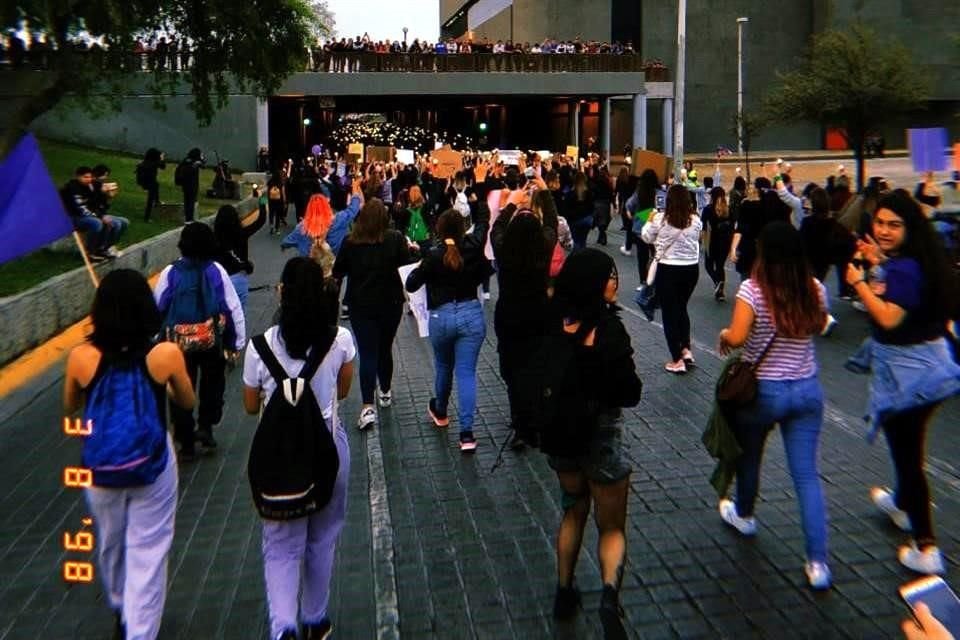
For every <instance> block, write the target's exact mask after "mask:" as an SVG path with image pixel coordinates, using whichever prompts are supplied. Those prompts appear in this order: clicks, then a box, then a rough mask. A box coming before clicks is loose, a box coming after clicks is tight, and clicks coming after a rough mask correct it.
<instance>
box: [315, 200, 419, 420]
mask: <svg viewBox="0 0 960 640" xmlns="http://www.w3.org/2000/svg"><path fill="white" fill-rule="evenodd" d="M413 246H414V247H417V245H416V244H414V245H413ZM417 248H419V247H417ZM410 262H412V260H411V258H410V246H409V245H408V240H407V239H406V238H404V237H403V235H402V234H401V233H400V232H398V231H394V230H393V229H391V228H390V214H389V213H388V212H387V208H386V207H385V206H384V204H383V202H382V201H380V199H378V198H372V199H371V200H368V201H367V203H366V204H365V205H363V208H362V209H360V214H359V215H358V216H357V219H356V220H355V221H354V223H353V230H352V231H351V232H350V235H348V236H347V238H346V240H344V242H343V246H341V247H340V251H339V252H338V253H337V260H336V262H334V265H333V275H334V277H336V278H338V279H341V280H342V279H343V278H347V292H346V295H345V296H344V299H343V301H344V304H345V305H348V306H349V309H350V324H351V325H352V326H353V331H354V333H355V334H356V338H357V349H359V351H360V395H361V397H362V402H363V406H362V408H361V409H360V418H359V420H358V421H357V426H358V427H359V428H360V429H361V430H363V429H367V428H369V427H372V426H373V425H374V424H376V422H377V410H376V407H375V405H374V392H375V391H377V383H378V382H379V385H380V386H379V392H378V393H377V396H378V397H377V399H378V401H379V404H380V406H381V407H382V408H387V407H389V406H390V405H391V404H393V393H392V383H393V339H394V338H395V337H396V335H397V328H398V327H399V326H400V317H401V316H402V314H403V303H404V296H403V283H402V282H400V274H399V272H398V271H397V269H398V268H400V267H402V266H403V265H405V264H409V263H410Z"/></svg>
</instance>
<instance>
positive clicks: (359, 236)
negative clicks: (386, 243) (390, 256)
mask: <svg viewBox="0 0 960 640" xmlns="http://www.w3.org/2000/svg"><path fill="white" fill-rule="evenodd" d="M389 227H390V214H389V213H388V212H387V207H386V206H385V205H384V204H383V201H382V200H380V199H379V198H370V199H369V200H367V202H366V204H364V205H363V208H362V209H360V213H358V214H357V219H356V220H355V221H354V223H353V230H351V231H350V242H353V243H355V244H377V243H379V242H383V237H384V235H386V233H387V229H388V228H389Z"/></svg>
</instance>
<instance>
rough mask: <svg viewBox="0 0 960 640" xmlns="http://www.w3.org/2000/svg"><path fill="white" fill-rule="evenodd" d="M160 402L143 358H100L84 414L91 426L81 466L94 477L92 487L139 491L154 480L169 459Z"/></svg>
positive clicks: (164, 421)
mask: <svg viewBox="0 0 960 640" xmlns="http://www.w3.org/2000/svg"><path fill="white" fill-rule="evenodd" d="M163 402H164V398H163V397H162V396H160V394H159V393H158V391H157V386H156V383H155V382H154V381H153V380H152V379H151V378H150V374H149V373H147V365H146V361H145V359H144V358H143V357H140V358H139V359H122V360H121V359H115V360H111V359H109V358H108V356H107V355H105V354H104V355H103V356H102V357H101V359H100V364H99V366H98V367H97V372H96V374H95V375H94V376H93V380H92V381H91V382H90V385H89V387H87V402H86V407H85V408H84V411H83V419H84V421H85V422H86V421H87V420H89V421H91V425H92V431H91V433H90V435H88V436H86V437H85V438H84V443H83V466H84V468H87V469H90V470H91V471H92V472H93V484H94V486H98V487H138V486H143V485H148V484H151V483H153V482H154V481H155V480H156V479H157V476H159V475H160V473H161V472H162V471H163V469H164V467H165V466H166V464H167V456H168V455H169V452H168V451H167V429H166V424H165V423H166V419H165V416H166V410H165V405H164V404H163Z"/></svg>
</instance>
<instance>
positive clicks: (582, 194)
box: [563, 171, 594, 249]
mask: <svg viewBox="0 0 960 640" xmlns="http://www.w3.org/2000/svg"><path fill="white" fill-rule="evenodd" d="M563 211H564V217H565V218H566V219H567V223H568V224H569V225H570V233H571V234H573V247H574V248H575V249H584V248H586V246H587V235H588V234H589V233H590V229H592V228H593V216H594V198H593V193H592V192H591V191H590V187H589V185H588V184H587V175H586V174H585V173H583V172H582V171H578V172H577V173H576V175H575V176H574V178H573V189H572V190H571V191H570V193H568V194H567V196H566V199H565V201H564V209H563Z"/></svg>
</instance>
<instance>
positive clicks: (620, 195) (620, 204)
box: [614, 166, 634, 255]
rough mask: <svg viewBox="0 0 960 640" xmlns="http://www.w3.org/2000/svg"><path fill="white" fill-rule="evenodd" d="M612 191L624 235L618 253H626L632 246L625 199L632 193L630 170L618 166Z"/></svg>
mask: <svg viewBox="0 0 960 640" xmlns="http://www.w3.org/2000/svg"><path fill="white" fill-rule="evenodd" d="M614 192H615V193H616V196H617V213H619V214H620V223H621V225H620V230H621V231H623V234H624V237H625V242H624V245H623V247H622V248H621V251H620V253H622V254H624V255H628V254H629V253H630V247H632V246H633V238H632V237H631V236H630V235H629V234H628V231H630V227H631V223H632V220H630V216H629V214H627V200H628V199H629V198H630V196H632V195H633V192H634V185H633V180H632V179H631V178H630V170H629V169H627V167H625V166H624V167H620V171H619V173H617V182H616V184H615V185H614Z"/></svg>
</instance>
